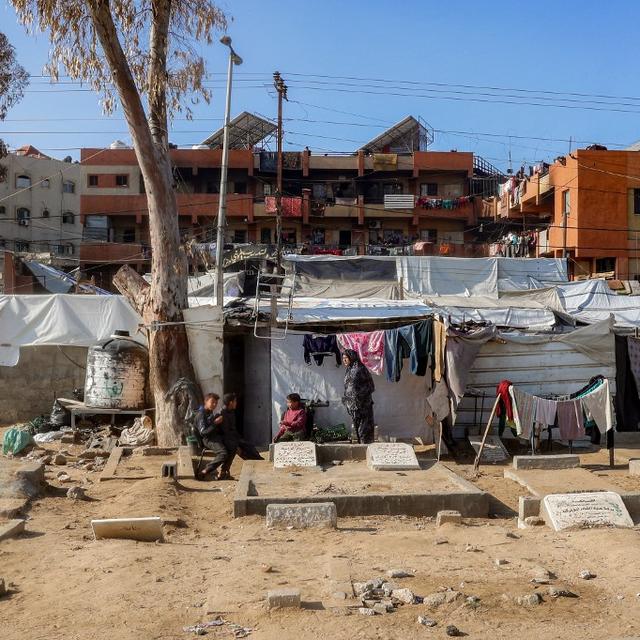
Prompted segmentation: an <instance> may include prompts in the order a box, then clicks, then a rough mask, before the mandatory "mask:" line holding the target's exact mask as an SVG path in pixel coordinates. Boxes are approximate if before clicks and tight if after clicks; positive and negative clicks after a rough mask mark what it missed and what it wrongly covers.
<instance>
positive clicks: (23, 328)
mask: <svg viewBox="0 0 640 640" xmlns="http://www.w3.org/2000/svg"><path fill="white" fill-rule="evenodd" d="M141 322H142V320H141V318H140V316H139V315H138V314H137V313H136V312H135V311H134V310H133V309H132V308H131V306H130V305H129V303H128V302H127V301H126V300H125V299H124V298H123V297H122V296H91V295H73V294H53V295H17V296H15V295H14V296H0V365H4V366H15V365H16V364H18V360H19V357H20V347H26V346H35V345H60V346H77V347H90V346H91V345H94V344H96V343H98V342H100V341H101V340H106V339H107V338H108V337H109V336H110V335H112V334H113V332H114V331H116V330H117V329H119V330H124V331H129V333H130V334H131V335H132V336H133V337H134V338H135V339H136V340H138V341H140V342H143V343H146V336H145V335H144V334H143V333H139V332H138V325H139V324H140V323H141Z"/></svg>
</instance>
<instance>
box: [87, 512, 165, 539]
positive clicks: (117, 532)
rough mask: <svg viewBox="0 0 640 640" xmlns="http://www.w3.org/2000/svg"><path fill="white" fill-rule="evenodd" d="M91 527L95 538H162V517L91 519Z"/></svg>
mask: <svg viewBox="0 0 640 640" xmlns="http://www.w3.org/2000/svg"><path fill="white" fill-rule="evenodd" d="M91 527H92V528H93V535H94V536H95V537H96V540H99V539H100V538H127V539H129V540H142V541H143V542H154V541H155V540H162V538H163V536H162V519H161V518H157V517H151V518H112V519H109V520H92V521H91Z"/></svg>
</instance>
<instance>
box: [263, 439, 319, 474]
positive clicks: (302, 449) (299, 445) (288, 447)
mask: <svg viewBox="0 0 640 640" xmlns="http://www.w3.org/2000/svg"><path fill="white" fill-rule="evenodd" d="M317 464H318V459H317V457H316V445H315V443H313V442H278V443H277V444H276V445H275V447H274V451H273V466H274V467H275V468H276V469H285V468H286V467H315V466H317Z"/></svg>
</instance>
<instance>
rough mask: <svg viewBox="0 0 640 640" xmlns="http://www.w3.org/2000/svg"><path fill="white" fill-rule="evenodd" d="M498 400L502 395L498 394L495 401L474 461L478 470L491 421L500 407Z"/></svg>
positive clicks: (474, 466) (474, 465)
mask: <svg viewBox="0 0 640 640" xmlns="http://www.w3.org/2000/svg"><path fill="white" fill-rule="evenodd" d="M498 402H500V396H496V401H495V402H494V403H493V409H491V415H490V416H489V421H488V422H487V426H486V427H485V429H484V435H483V436H482V442H481V443H480V449H479V450H478V455H477V456H476V459H475V462H474V463H473V470H474V471H477V470H478V467H479V466H480V458H481V457H482V450H483V449H484V443H485V442H486V440H487V436H488V435H489V429H491V423H492V422H493V419H494V418H495V415H496V410H497V409H498Z"/></svg>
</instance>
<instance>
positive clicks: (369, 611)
mask: <svg viewBox="0 0 640 640" xmlns="http://www.w3.org/2000/svg"><path fill="white" fill-rule="evenodd" d="M358 613H359V614H361V615H363V616H375V615H377V613H376V612H375V611H374V610H373V609H369V608H367V607H360V608H359V609H358Z"/></svg>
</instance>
